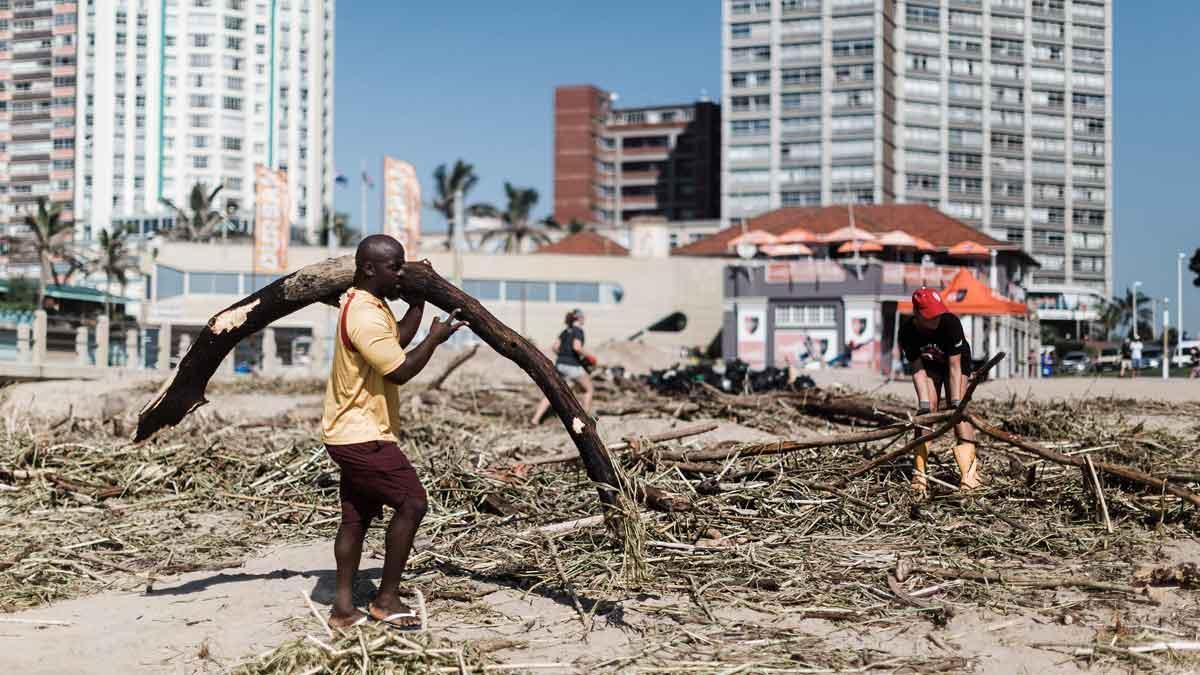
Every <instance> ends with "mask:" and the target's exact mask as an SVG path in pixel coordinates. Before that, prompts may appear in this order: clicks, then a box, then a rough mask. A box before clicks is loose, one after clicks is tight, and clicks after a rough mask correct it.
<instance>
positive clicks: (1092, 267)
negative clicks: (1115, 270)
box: [1072, 255, 1104, 274]
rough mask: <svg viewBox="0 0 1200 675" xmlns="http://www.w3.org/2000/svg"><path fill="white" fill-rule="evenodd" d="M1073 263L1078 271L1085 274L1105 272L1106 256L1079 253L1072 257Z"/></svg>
mask: <svg viewBox="0 0 1200 675" xmlns="http://www.w3.org/2000/svg"><path fill="white" fill-rule="evenodd" d="M1072 265H1073V266H1074V268H1075V271H1076V272H1083V273H1084V274H1103V273H1104V258H1101V257H1097V256H1091V255H1077V256H1074V257H1073V259H1072Z"/></svg>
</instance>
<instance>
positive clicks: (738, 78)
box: [729, 70, 820, 89]
mask: <svg viewBox="0 0 1200 675" xmlns="http://www.w3.org/2000/svg"><path fill="white" fill-rule="evenodd" d="M784 72H785V73H786V72H787V71H784ZM817 79H818V81H820V71H818V74H817ZM729 82H730V84H731V85H732V86H733V88H734V89H744V88H747V87H769V86H771V71H769V70H748V71H744V72H738V73H730V75H729Z"/></svg>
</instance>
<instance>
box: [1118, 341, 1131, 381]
mask: <svg viewBox="0 0 1200 675" xmlns="http://www.w3.org/2000/svg"><path fill="white" fill-rule="evenodd" d="M1131 368H1133V352H1132V351H1131V350H1130V348H1129V338H1125V339H1124V340H1122V341H1121V372H1120V374H1118V375H1117V377H1125V372H1126V371H1128V370H1130V369H1131Z"/></svg>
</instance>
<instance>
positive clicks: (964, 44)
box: [946, 35, 983, 54]
mask: <svg viewBox="0 0 1200 675" xmlns="http://www.w3.org/2000/svg"><path fill="white" fill-rule="evenodd" d="M946 46H947V47H949V48H950V51H952V52H966V53H968V54H982V53H983V42H981V41H980V40H979V38H973V37H966V36H963V35H951V36H950V39H949V40H947V41H946Z"/></svg>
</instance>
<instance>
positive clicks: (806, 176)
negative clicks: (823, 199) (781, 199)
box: [778, 166, 821, 184]
mask: <svg viewBox="0 0 1200 675" xmlns="http://www.w3.org/2000/svg"><path fill="white" fill-rule="evenodd" d="M778 176H779V182H780V183H785V184H791V183H820V182H821V167H819V166H797V167H791V168H785V169H781V170H780V171H779V173H778Z"/></svg>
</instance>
